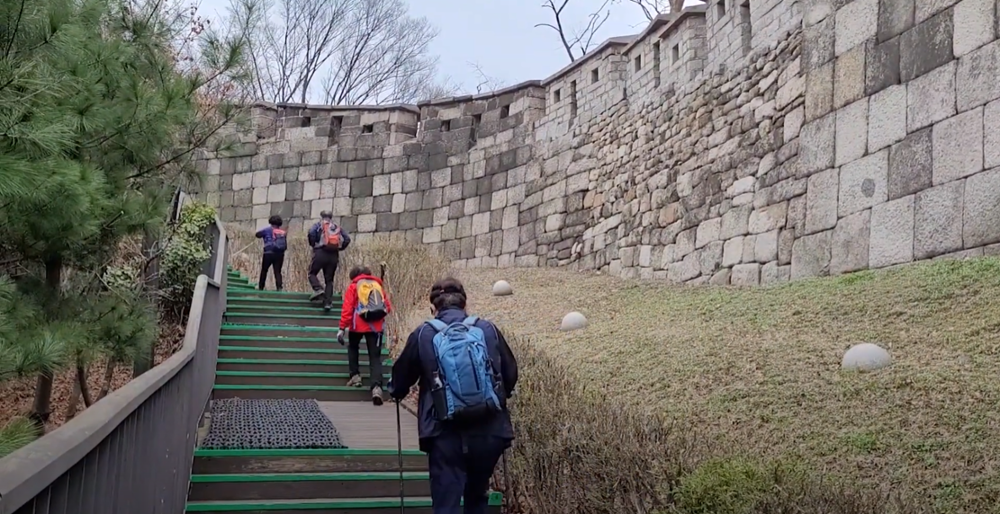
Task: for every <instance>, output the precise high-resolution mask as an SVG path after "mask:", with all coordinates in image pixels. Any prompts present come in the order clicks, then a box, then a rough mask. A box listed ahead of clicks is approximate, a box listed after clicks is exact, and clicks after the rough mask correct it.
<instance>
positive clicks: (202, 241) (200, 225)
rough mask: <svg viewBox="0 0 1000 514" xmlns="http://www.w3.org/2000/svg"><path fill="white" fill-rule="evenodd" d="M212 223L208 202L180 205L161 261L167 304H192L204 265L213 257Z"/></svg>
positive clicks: (213, 216)
mask: <svg viewBox="0 0 1000 514" xmlns="http://www.w3.org/2000/svg"><path fill="white" fill-rule="evenodd" d="M213 223H215V209H214V208H212V207H211V206H210V205H208V204H205V203H200V202H190V203H188V204H186V205H185V206H184V207H183V208H182V209H181V216H180V220H179V221H178V222H177V225H176V227H175V231H174V234H173V235H172V237H171V238H170V240H169V241H168V242H167V246H166V250H165V251H164V253H163V257H162V260H161V261H160V291H161V294H162V295H163V300H164V302H165V303H166V305H165V307H168V308H172V309H175V310H180V309H183V308H185V307H186V306H187V305H188V304H190V302H191V296H192V295H193V294H194V284H195V282H196V281H197V280H198V275H200V274H201V272H202V266H203V265H204V263H205V262H206V261H208V260H209V259H210V258H211V257H212V250H211V244H210V243H211V241H210V239H209V235H208V227H209V226H211V225H212V224H213Z"/></svg>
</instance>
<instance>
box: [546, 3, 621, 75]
mask: <svg viewBox="0 0 1000 514" xmlns="http://www.w3.org/2000/svg"><path fill="white" fill-rule="evenodd" d="M569 3H570V0H545V2H544V3H542V7H543V8H545V9H548V10H550V11H552V18H553V19H552V22H551V23H539V24H537V25H535V27H548V28H550V29H552V30H554V31H556V33H557V34H559V40H560V41H561V42H562V45H563V48H564V49H565V50H566V55H567V56H569V60H570V62H575V61H576V60H577V59H579V58H580V57H582V56H583V55H584V54H586V53H587V52H588V51H590V48H591V47H592V46H593V44H594V37H596V36H597V33H598V32H599V31H600V30H601V27H603V26H604V23H605V22H606V21H608V17H609V16H611V9H610V8H609V7H610V5H611V4H612V3H613V0H604V2H603V3H602V4H601V6H600V7H598V8H597V9H596V10H595V11H594V12H592V13H590V15H588V16H587V23H586V24H585V25H584V26H583V28H581V29H578V30H568V29H567V28H566V26H565V21H564V20H563V14H564V11H565V10H566V6H567V5H569ZM557 4H558V5H557Z"/></svg>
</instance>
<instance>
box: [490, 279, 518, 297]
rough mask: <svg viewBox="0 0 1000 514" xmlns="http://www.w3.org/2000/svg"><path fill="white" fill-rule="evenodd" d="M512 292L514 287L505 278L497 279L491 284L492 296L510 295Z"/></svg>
mask: <svg viewBox="0 0 1000 514" xmlns="http://www.w3.org/2000/svg"><path fill="white" fill-rule="evenodd" d="M512 294H514V289H513V288H512V287H510V283H508V282H507V281H506V280H497V281H496V283H495V284H493V296H510V295H512Z"/></svg>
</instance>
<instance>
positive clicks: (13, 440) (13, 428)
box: [0, 418, 38, 459]
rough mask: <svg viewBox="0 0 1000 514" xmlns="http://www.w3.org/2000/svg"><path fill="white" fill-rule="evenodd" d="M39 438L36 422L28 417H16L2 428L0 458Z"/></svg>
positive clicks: (0, 432) (0, 433)
mask: <svg viewBox="0 0 1000 514" xmlns="http://www.w3.org/2000/svg"><path fill="white" fill-rule="evenodd" d="M36 438H38V430H37V429H36V427H35V424H34V423H32V422H31V421H30V420H29V419H27V418H14V419H12V420H10V421H9V422H8V423H7V425H5V426H4V427H3V428H0V459H2V458H4V457H6V456H7V455H9V454H11V453H14V451H15V450H17V449H18V448H20V447H22V446H24V445H26V444H28V443H30V442H32V441H34V440H35V439H36Z"/></svg>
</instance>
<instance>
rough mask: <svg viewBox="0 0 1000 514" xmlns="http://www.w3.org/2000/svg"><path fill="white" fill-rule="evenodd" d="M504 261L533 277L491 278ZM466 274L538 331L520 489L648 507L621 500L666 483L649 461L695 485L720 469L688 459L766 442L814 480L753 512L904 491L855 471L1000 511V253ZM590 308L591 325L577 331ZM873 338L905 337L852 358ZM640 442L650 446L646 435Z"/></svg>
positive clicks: (523, 415)
mask: <svg viewBox="0 0 1000 514" xmlns="http://www.w3.org/2000/svg"><path fill="white" fill-rule="evenodd" d="M501 278H502V279H505V280H508V281H510V282H511V284H512V285H513V287H514V290H515V294H514V296H510V297H501V298H496V297H492V296H491V295H490V287H491V285H492V283H493V282H494V281H495V280H497V279H501ZM463 279H464V280H465V283H466V288H467V290H468V291H469V294H470V298H471V302H472V304H473V310H475V311H477V312H479V313H481V314H483V315H485V316H488V317H490V318H492V319H495V320H496V321H498V322H499V323H500V324H501V326H502V327H503V328H505V329H506V330H507V331H508V332H518V333H522V334H529V335H531V336H532V340H533V343H532V344H531V345H526V344H525V343H523V342H521V343H518V344H517V352H518V357H519V358H520V359H521V363H522V367H523V368H524V376H525V378H524V379H523V383H522V385H521V386H520V387H519V392H518V395H519V397H518V400H517V403H516V405H517V407H516V408H517V412H516V415H517V423H518V430H519V435H520V442H519V443H518V448H519V450H518V457H517V458H516V459H515V460H514V462H516V463H518V464H517V468H516V469H514V470H512V471H516V473H512V474H513V475H514V476H515V478H517V480H518V481H523V480H528V481H527V482H522V486H521V487H520V488H519V489H518V493H519V494H518V495H517V496H518V497H519V498H522V499H524V498H531V497H532V495H534V499H535V500H536V501H541V502H542V503H541V504H542V505H554V504H553V503H547V502H549V501H558V502H566V501H567V500H566V498H568V497H571V496H572V497H583V498H587V500H586V502H585V503H579V502H577V503H576V504H573V505H574V507H573V508H574V509H576V510H573V509H570V510H565V511H558V512H567V513H569V512H632V511H635V510H634V509H632V508H630V507H621V506H620V505H622V503H620V502H624V501H633V500H631V499H630V498H632V497H636V498H644V499H646V500H647V501H650V500H648V498H649V497H648V496H647V495H648V491H649V487H650V484H638V485H636V484H635V482H634V480H633V481H632V482H629V480H628V477H629V476H642V475H646V477H647V480H649V481H651V482H657V481H658V482H659V483H660V484H661V485H663V486H667V485H670V484H671V483H674V482H675V480H676V478H675V477H677V476H679V475H683V476H687V477H689V478H688V479H687V480H688V482H687V483H686V487H687V488H688V490H694V489H697V487H696V486H698V485H699V484H702V485H703V484H704V483H705V481H706V480H708V478H706V476H708V477H715V476H718V475H719V474H720V473H717V472H713V473H700V474H699V473H697V472H696V473H694V474H693V475H687V474H686V473H689V472H691V471H693V470H692V469H687V470H684V471H683V472H682V471H674V472H671V469H673V466H678V469H681V468H684V467H685V466H688V465H689V464H690V463H692V462H699V463H702V465H704V466H710V465H711V464H712V462H713V461H712V460H711V459H712V458H718V457H731V456H732V455H734V454H746V455H750V456H752V457H753V459H755V460H763V461H765V462H767V461H771V462H793V463H801V464H802V465H803V466H804V469H806V470H807V474H808V476H810V477H812V478H809V479H802V480H799V479H795V480H791V479H788V480H785V481H789V480H790V481H789V484H797V485H794V487H793V486H792V485H786V486H782V487H781V489H780V490H781V491H783V492H782V494H784V495H785V496H788V498H785V499H782V497H781V495H777V493H775V494H769V495H766V498H765V499H762V500H761V501H762V502H765V500H766V501H769V502H772V503H774V504H775V505H777V506H772V507H768V508H765V507H764V506H763V504H758V506H757V507H756V508H754V510H751V511H748V512H824V513H830V512H843V513H853V512H873V513H874V512H887V511H889V510H888V509H889V507H884V506H878V505H879V504H878V503H877V502H875V500H872V499H871V498H860V499H857V498H855V499H854V500H850V498H851V497H850V496H848V495H846V493H845V492H844V491H843V490H842V489H841V488H840V487H838V486H837V485H836V484H837V483H846V484H849V485H851V486H852V488H854V489H855V490H862V491H870V492H872V493H874V494H876V495H877V494H879V493H885V492H889V491H892V492H897V493H902V494H905V495H907V496H909V497H912V498H914V499H915V500H916V502H917V504H919V505H921V506H926V507H928V508H931V509H933V510H935V511H937V512H954V513H983V512H998V511H1000V510H998V505H1000V471H998V470H997V462H998V455H1000V430H998V428H1000V415H998V412H997V410H998V407H997V406H998V405H1000V379H998V378H997V376H998V375H997V370H998V369H1000V363H998V355H1000V305H998V300H997V298H1000V260H996V259H980V260H975V261H964V262H958V261H937V262H933V263H927V264H919V265H914V266H908V267H904V268H899V269H895V270H888V271H881V272H863V273H857V274H854V275H849V276H844V277H837V278H828V279H818V280H809V281H801V282H796V283H792V284H786V285H781V286H776V287H767V288H753V289H740V288H731V287H699V288H693V287H676V286H670V285H667V284H662V283H642V284H640V283H635V282H626V281H620V280H615V279H612V278H609V277H605V276H600V275H597V274H594V273H574V272H569V271H563V270H553V269H538V270H468V271H466V272H464V273H463ZM570 310H580V311H581V312H583V313H584V314H586V315H587V316H588V319H589V322H590V326H589V327H588V328H587V329H586V330H582V331H576V332H569V333H563V332H559V331H558V330H557V327H558V324H559V321H560V319H561V317H562V316H563V314H565V313H566V312H568V311H570ZM863 341H874V342H878V343H880V344H883V345H886V346H887V347H890V348H891V351H892V353H893V356H894V359H895V361H896V362H895V363H894V365H893V366H892V367H891V368H889V369H886V370H883V371H881V372H876V373H864V374H859V373H843V372H841V371H839V369H838V368H839V361H840V358H841V356H842V354H843V351H844V350H845V349H846V348H847V347H848V346H849V345H851V344H853V343H857V342H863ZM581 384H586V386H585V387H583V389H581V388H580V387H582V386H580V385H581ZM658 418H662V419H663V420H664V422H665V423H667V424H668V425H669V426H673V427H676V428H675V429H674V430H672V431H667V430H666V429H663V428H662V426H663V425H661V424H659V421H656V422H654V421H651V420H656V419H658ZM680 427H683V428H680ZM572 434H578V435H577V437H571V435H572ZM693 436H697V439H692V437H693ZM643 446H646V448H642V447H643ZM640 449H641V451H642V452H645V456H642V455H639V454H638V453H636V454H633V453H635V452H638V451H640ZM657 458H660V459H663V460H662V462H661V461H657V460H656V459H657ZM568 463H578V464H582V465H583V467H572V468H571V467H569V464H568ZM685 463H687V464H685ZM764 466H765V468H766V466H767V465H764ZM647 470H648V471H655V473H652V474H651V473H647ZM609 473H610V477H605V476H603V475H602V474H609ZM788 476H791V477H792V478H794V476H795V474H794V473H791V474H789V475H788ZM650 477H651V478H650ZM815 477H826V479H827V482H826V483H825V485H824V484H819V485H817V483H816V481H815V480H816V478H815ZM771 482H781V480H777V479H775V480H771ZM771 482H768V483H771ZM616 487H617V488H618V489H615V488H616ZM713 487H715V486H713ZM768 487H773V484H772V485H771V486H768ZM615 491H618V492H617V493H616V492H615ZM804 491H805V492H804ZM797 495H798V496H803V497H805V498H807V499H809V500H808V501H806V499H802V498H799V499H796V497H797ZM695 496H697V495H695ZM824 498H825V499H826V502H827V503H826V505H825V506H822V505H821V502H823V501H824ZM849 500H850V501H849ZM581 501H582V500H581ZM602 501H603V502H605V503H603V504H602V503H600V502H602ZM789 502H791V503H789ZM817 502H820V503H817ZM872 502H875V503H872ZM765 503H766V502H765ZM796 504H797V505H799V506H800V507H801V508H802V509H803V510H801V511H799V510H795V509H793V508H791V507H789V506H790V505H796ZM559 505H562V503H559ZM600 505H604V506H605V509H604V510H602V508H601V507H600ZM782 505H783V506H784V507H782ZM612 507H614V508H612ZM560 508H561V507H560ZM783 508H787V509H789V510H782V509H783ZM710 511H711V510H703V511H698V510H696V509H695V510H692V509H690V508H687V509H685V510H683V512H710ZM716 511H719V509H716ZM544 512H550V513H553V514H558V512H556V511H552V510H545V511H544ZM665 512H667V511H665ZM734 512H735V511H734ZM907 512H914V508H912V507H911V508H909V509H907Z"/></svg>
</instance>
